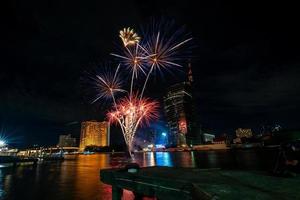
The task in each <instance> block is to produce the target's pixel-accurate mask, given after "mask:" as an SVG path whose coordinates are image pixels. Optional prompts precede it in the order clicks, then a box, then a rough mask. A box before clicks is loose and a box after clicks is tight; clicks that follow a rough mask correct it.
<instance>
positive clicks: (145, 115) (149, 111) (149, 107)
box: [107, 96, 158, 155]
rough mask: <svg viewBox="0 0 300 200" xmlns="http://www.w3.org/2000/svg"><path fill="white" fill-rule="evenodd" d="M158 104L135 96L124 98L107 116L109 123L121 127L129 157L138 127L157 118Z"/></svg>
mask: <svg viewBox="0 0 300 200" xmlns="http://www.w3.org/2000/svg"><path fill="white" fill-rule="evenodd" d="M157 109H158V102H156V101H151V100H150V99H148V98H142V99H140V98H138V97H137V96H131V97H125V98H123V99H121V100H120V101H119V103H118V104H116V106H115V108H114V110H112V111H110V112H109V113H108V114H107V115H108V118H109V121H110V122H112V123H113V122H115V123H118V124H119V125H120V126H121V129H122V132H123V135H124V139H125V142H126V144H127V145H128V149H129V152H130V155H131V151H132V143H133V139H134V135H135V133H136V130H137V128H138V126H140V125H141V124H142V123H149V121H150V120H153V119H156V118H157V117H158V110H157Z"/></svg>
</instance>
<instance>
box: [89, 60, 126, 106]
mask: <svg viewBox="0 0 300 200" xmlns="http://www.w3.org/2000/svg"><path fill="white" fill-rule="evenodd" d="M119 67H120V65H119V66H118V68H117V70H116V72H115V73H112V72H110V71H107V72H105V73H103V74H97V75H96V76H95V77H93V78H92V79H93V80H94V82H95V84H94V87H95V90H96V91H97V96H96V98H95V99H94V100H93V101H92V103H95V102H96V101H98V100H99V99H101V98H106V99H109V98H113V100H114V101H115V99H114V97H115V94H116V93H119V92H121V93H124V92H126V91H125V90H123V89H122V80H121V79H120V77H119V76H118V71H119Z"/></svg>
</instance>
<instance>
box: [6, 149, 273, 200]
mask: <svg viewBox="0 0 300 200" xmlns="http://www.w3.org/2000/svg"><path fill="white" fill-rule="evenodd" d="M270 155H273V156H274V153H270V152H269V153H264V154H261V153H257V152H255V151H249V152H247V151H244V152H243V153H239V152H234V153H232V152H230V153H228V152H220V151H217V152H214V151H208V152H173V153H170V152H155V153H154V152H147V153H137V154H135V158H136V161H137V163H139V164H140V165H141V166H176V167H199V168H215V167H220V168H245V169H249V168H250V169H252V168H253V169H257V168H260V167H261V166H264V167H265V166H267V163H264V162H265V160H267V159H265V158H266V157H270ZM122 161H124V157H123V154H114V155H110V154H94V155H80V156H78V157H77V159H73V160H65V161H63V162H52V163H46V164H41V165H37V166H36V167H33V166H22V167H21V166H20V167H17V168H1V169H0V199H9V200H12V199H45V200H48V199H55V200H60V199H64V200H65V199H67V200H68V199H88V200H94V199H99V200H100V199H110V198H111V187H109V186H107V185H105V184H103V183H101V182H100V179H99V171H100V169H103V168H109V167H119V166H122V165H124V162H122ZM126 197H127V199H132V196H130V193H129V194H128V195H127V196H126Z"/></svg>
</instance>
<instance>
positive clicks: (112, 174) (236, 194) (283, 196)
mask: <svg viewBox="0 0 300 200" xmlns="http://www.w3.org/2000/svg"><path fill="white" fill-rule="evenodd" d="M100 180H101V181H102V182H103V183H105V184H109V185H111V186H112V199H113V200H120V199H121V198H122V193H123V189H126V190H130V191H132V192H133V193H134V194H135V197H136V199H142V197H144V196H146V197H155V198H156V199H159V200H177V199H178V200H188V199H189V200H190V199H197V200H208V199H225V200H227V199H228V200H229V199H230V200H232V199H244V200H252V199H256V200H271V199H272V200H274V199H278V200H279V199H280V200H288V199H300V190H299V188H300V175H298V176H296V177H293V178H283V177H275V176H271V175H268V174H267V173H266V172H256V171H239V170H221V169H196V168H173V167H145V168H141V169H138V170H137V172H128V170H126V169H103V170H100Z"/></svg>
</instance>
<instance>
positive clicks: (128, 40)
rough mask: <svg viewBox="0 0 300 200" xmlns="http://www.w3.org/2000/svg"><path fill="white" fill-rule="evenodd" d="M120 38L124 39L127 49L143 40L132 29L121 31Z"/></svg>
mask: <svg viewBox="0 0 300 200" xmlns="http://www.w3.org/2000/svg"><path fill="white" fill-rule="evenodd" d="M119 37H120V38H121V39H122V41H123V44H124V46H125V47H127V46H130V45H135V44H136V43H138V42H139V41H140V39H141V38H140V37H139V36H138V34H137V33H135V31H134V30H133V29H132V28H130V27H128V28H124V29H123V30H121V31H120V35H119Z"/></svg>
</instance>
